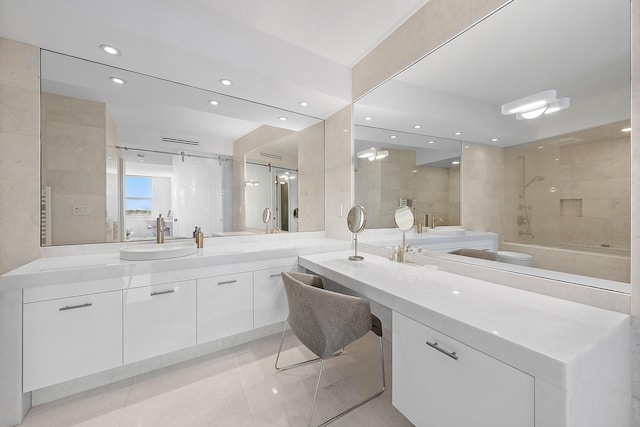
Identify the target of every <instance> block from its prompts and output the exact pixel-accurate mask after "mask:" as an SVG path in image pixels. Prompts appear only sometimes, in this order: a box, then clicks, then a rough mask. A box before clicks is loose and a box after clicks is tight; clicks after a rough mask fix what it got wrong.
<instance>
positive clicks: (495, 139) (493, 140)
mask: <svg viewBox="0 0 640 427" xmlns="http://www.w3.org/2000/svg"><path fill="white" fill-rule="evenodd" d="M498 141H500V140H499V139H498V138H491V142H498Z"/></svg>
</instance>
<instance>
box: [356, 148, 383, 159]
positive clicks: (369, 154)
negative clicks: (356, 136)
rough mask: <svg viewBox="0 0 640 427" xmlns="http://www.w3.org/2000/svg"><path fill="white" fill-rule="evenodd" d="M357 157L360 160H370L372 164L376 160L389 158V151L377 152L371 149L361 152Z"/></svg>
mask: <svg viewBox="0 0 640 427" xmlns="http://www.w3.org/2000/svg"><path fill="white" fill-rule="evenodd" d="M357 156H358V158H359V159H368V160H369V161H370V162H372V161H374V160H380V159H384V158H385V157H389V152H388V151H387V150H377V149H375V148H373V147H371V148H368V149H366V150H362V151H359V152H358V154H357Z"/></svg>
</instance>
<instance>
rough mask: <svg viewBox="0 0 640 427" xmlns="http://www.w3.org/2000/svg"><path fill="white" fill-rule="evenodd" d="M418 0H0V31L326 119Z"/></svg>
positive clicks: (344, 100) (347, 98)
mask: <svg viewBox="0 0 640 427" xmlns="http://www.w3.org/2000/svg"><path fill="white" fill-rule="evenodd" d="M427 1H428V0H394V1H389V0H349V1H347V2H345V1H340V0H323V1H317V2H309V1H300V0H271V1H264V0H243V1H223V0H191V1H176V0H136V1H130V0H110V1H108V2H105V1H99V0H65V1H64V2H55V1H50V0H20V1H15V0H0V37H4V38H8V39H12V40H17V41H21V42H24V43H28V44H32V45H35V46H39V47H43V48H46V49H49V50H52V51H55V52H61V53H65V54H68V55H72V56H76V57H80V58H85V59H89V60H93V61H97V62H101V63H106V64H109V65H113V66H116V67H120V68H123V69H127V70H132V71H136V72H140V73H143V74H148V75H153V76H157V77H161V78H164V79H168V80H171V81H177V82H181V83H185V84H189V85H192V86H195V87H199V88H204V89H208V90H213V91H216V92H220V93H223V94H228V95H232V96H236V97H239V98H243V99H249V100H252V101H256V102H260V103H264V104H267V105H273V106H276V107H279V108H283V109H286V110H291V111H298V112H300V113H303V114H307V115H311V116H314V117H319V118H326V117H328V116H329V115H331V114H332V113H333V112H335V111H338V110H339V109H340V108H342V107H344V106H345V105H348V104H349V103H350V101H351V66H352V65H354V64H355V63H356V62H357V61H358V60H359V59H360V58H362V57H363V56H364V55H365V54H366V53H367V52H369V51H370V50H371V49H372V48H373V47H375V46H376V45H377V44H378V43H379V42H380V41H381V40H383V39H384V38H385V37H386V36H387V35H389V34H390V33H391V32H392V31H393V30H394V29H396V28H397V27H398V26H399V25H400V24H401V23H402V22H404V21H405V20H406V19H407V18H408V17H409V16H411V15H412V14H413V13H414V12H415V11H416V10H418V9H419V8H420V7H422V6H423V5H424V4H425V3H427ZM102 43H106V44H111V45H114V46H116V47H118V48H119V49H121V51H122V54H121V55H119V56H115V57H111V56H107V55H105V54H104V53H103V52H101V51H100V50H99V49H98V46H99V45H100V44H102ZM221 78H227V79H231V80H232V81H233V82H234V85H232V86H231V87H225V86H222V85H220V84H219V79H221ZM300 101H306V102H308V103H309V106H308V107H301V106H300V105H299V102H300Z"/></svg>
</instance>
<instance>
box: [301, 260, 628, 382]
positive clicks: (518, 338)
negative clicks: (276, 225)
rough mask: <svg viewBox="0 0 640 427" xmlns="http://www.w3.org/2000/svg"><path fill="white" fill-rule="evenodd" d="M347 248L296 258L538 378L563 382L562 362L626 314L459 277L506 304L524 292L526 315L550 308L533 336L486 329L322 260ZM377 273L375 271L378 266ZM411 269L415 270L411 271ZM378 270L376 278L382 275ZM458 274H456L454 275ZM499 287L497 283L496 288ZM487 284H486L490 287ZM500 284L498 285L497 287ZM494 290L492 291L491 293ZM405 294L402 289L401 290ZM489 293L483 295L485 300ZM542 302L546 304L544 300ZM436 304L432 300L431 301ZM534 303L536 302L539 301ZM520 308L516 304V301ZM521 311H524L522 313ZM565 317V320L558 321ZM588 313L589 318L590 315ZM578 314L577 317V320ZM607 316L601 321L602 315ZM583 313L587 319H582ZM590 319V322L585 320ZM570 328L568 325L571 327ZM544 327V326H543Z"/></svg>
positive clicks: (586, 347)
mask: <svg viewBox="0 0 640 427" xmlns="http://www.w3.org/2000/svg"><path fill="white" fill-rule="evenodd" d="M348 255H349V252H336V253H334V254H317V255H308V256H307V255H305V256H301V257H300V258H299V264H300V265H301V266H302V267H304V268H307V269H308V270H311V271H314V272H315V273H317V274H320V275H322V276H325V277H327V278H328V279H330V280H333V281H335V282H338V283H341V284H343V285H345V286H347V287H349V288H351V289H353V290H354V291H356V292H358V293H360V294H362V295H363V296H365V297H367V298H370V299H372V300H374V301H377V302H379V303H381V304H383V305H385V306H387V307H388V308H390V309H392V310H395V311H398V312H399V313H402V314H405V315H407V316H408V317H411V318H413V319H415V320H416V321H418V322H420V323H423V324H425V325H427V326H429V327H432V328H434V329H437V330H439V331H440V332H442V333H444V334H446V335H449V336H451V337H453V338H455V339H458V340H460V341H462V342H464V343H466V344H468V345H470V346H472V347H474V348H476V349H477V350H479V351H482V352H483V353H486V354H488V355H491V356H492V357H495V358H497V359H499V360H502V361H503V362H505V363H507V364H509V365H511V366H513V367H515V368H517V369H520V370H522V371H524V372H528V373H532V374H534V375H535V376H536V377H537V378H542V379H545V380H546V381H549V382H552V383H556V384H557V385H559V386H562V385H563V384H562V383H558V379H559V378H566V370H567V366H568V365H569V364H570V363H571V361H572V360H574V358H576V357H577V356H578V355H580V354H582V353H583V352H586V351H589V349H590V348H591V346H592V345H593V343H594V342H596V341H597V340H599V339H600V338H601V337H602V336H604V335H606V334H607V333H608V332H610V331H613V330H615V329H617V328H618V327H619V325H620V324H622V323H624V322H629V316H628V315H625V314H621V313H617V312H613V311H609V310H603V309H599V308H595V307H591V306H587V305H583V304H579V303H574V302H570V301H566V300H560V299H558V298H554V297H549V296H545V295H540V294H536V293H532V292H528V291H523V290H519V289H515V288H509V287H506V286H502V285H497V284H493V283H488V282H484V281H481V280H478V279H472V278H464V280H465V281H467V282H470V283H473V286H474V287H477V289H478V290H482V287H487V290H490V291H491V293H492V294H493V295H497V296H498V297H500V296H501V295H500V294H504V297H505V305H504V307H507V304H506V303H507V302H508V300H509V298H513V297H514V296H516V297H518V296H520V297H522V298H523V299H524V298H528V299H531V300H532V303H531V306H532V308H531V313H529V314H531V315H542V316H544V313H545V310H551V311H550V312H549V319H546V320H547V321H546V322H545V323H547V324H548V325H547V326H541V325H540V323H541V321H542V320H545V319H539V320H540V321H539V322H537V323H538V324H537V325H535V326H536V327H542V328H543V329H544V330H542V331H540V330H539V331H538V334H537V335H538V336H537V337H536V336H533V335H532V334H529V333H528V332H527V331H522V333H521V334H517V333H514V332H513V330H512V331H509V333H506V334H494V333H493V331H489V330H487V329H486V328H485V327H483V326H481V322H474V321H473V320H471V321H469V320H468V319H467V320H465V321H461V320H460V319H457V318H455V317H452V316H450V315H449V314H448V313H443V312H440V311H438V310H437V309H434V307H433V306H430V304H429V303H422V302H417V301H413V300H411V299H409V298H407V296H406V295H403V292H398V293H393V292H390V291H387V290H385V289H382V288H381V287H380V284H379V283H378V284H371V283H367V282H366V281H363V280H362V278H358V277H356V276H354V275H353V274H350V273H349V272H347V271H337V270H336V269H335V268H332V267H331V266H329V265H327V264H328V261H329V260H332V259H333V260H338V259H341V258H343V257H347V256H348ZM365 259H369V261H372V262H375V263H377V264H379V265H382V266H384V263H390V266H393V269H403V268H404V269H409V270H408V271H411V270H412V269H413V270H415V269H424V268H425V267H422V266H409V265H400V264H398V263H391V261H388V260H386V259H384V258H382V257H378V256H375V255H370V254H369V255H366V256H365ZM377 273H379V272H377ZM442 273H444V274H446V275H451V276H452V278H456V279H457V280H458V279H460V276H457V275H455V274H453V273H445V272H442ZM411 274H412V275H413V274H415V273H411ZM379 276H380V274H378V279H381V278H380V277H379ZM456 276H457V277H456ZM437 285H438V283H433V284H425V285H424V286H437ZM496 287H498V288H496ZM489 288H491V289H489ZM500 288H503V289H500ZM496 292H497V294H496ZM405 294H406V293H405ZM435 297H437V298H441V296H440V295H435ZM490 300H491V299H490V298H487V301H488V302H490ZM545 303H546V304H545ZM433 305H434V306H437V304H435V303H434V304H433ZM538 306H539V307H538ZM563 307H569V308H571V310H572V312H573V311H575V313H574V317H576V318H572V317H571V316H569V315H567V314H565V313H557V312H554V311H557V310H560V309H563ZM499 309H500V304H499V301H498V303H496V302H495V301H494V307H487V310H499ZM518 309H521V307H518ZM522 314H523V315H526V313H522ZM563 316H564V317H566V319H564V320H565V321H564V322H561V320H563V319H562V318H563ZM590 316H592V317H593V319H590ZM581 318H582V320H580V319H581ZM603 318H604V319H606V321H605V322H604V323H606V325H605V324H602V322H601V320H602V319H603ZM584 319H587V320H588V321H587V320H584ZM512 320H513V319H509V318H505V319H504V322H505V326H506V327H507V326H508V324H509V323H511V321H512ZM589 321H591V322H592V323H589ZM572 328H573V329H572ZM547 329H548V330H547ZM573 331H578V332H579V333H580V334H581V335H583V336H580V337H576V338H575V339H574V340H571V337H567V334H569V333H571V332H573ZM543 335H548V338H549V339H548V340H544V339H541V337H542V336H543ZM554 343H561V345H562V346H564V348H563V349H562V351H556V349H554V348H553V345H554Z"/></svg>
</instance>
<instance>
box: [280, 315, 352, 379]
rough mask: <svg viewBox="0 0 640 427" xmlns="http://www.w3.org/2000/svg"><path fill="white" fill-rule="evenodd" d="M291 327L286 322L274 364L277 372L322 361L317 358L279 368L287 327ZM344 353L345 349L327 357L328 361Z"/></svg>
mask: <svg viewBox="0 0 640 427" xmlns="http://www.w3.org/2000/svg"><path fill="white" fill-rule="evenodd" d="M288 325H289V323H288V322H287V321H285V322H284V330H283V331H282V339H281V340H280V348H279V349H278V354H277V355H276V363H275V364H274V367H275V368H276V371H278V372H279V371H287V370H289V369H293V368H297V367H298V366H304V365H307V364H309V363H313V362H317V361H318V360H322V359H320V358H319V357H316V358H314V359H309V360H305V361H303V362H298V363H293V364H291V365H287V366H283V367H278V360H280V352H281V351H282V346H283V345H284V337H285V335H286V334H287V326H288ZM343 352H344V348H343V349H342V350H340V351H338V352H336V353H335V354H333V355H331V356H329V357H327V359H330V358H332V357H335V356H339V355H341V354H342V353H343Z"/></svg>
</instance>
